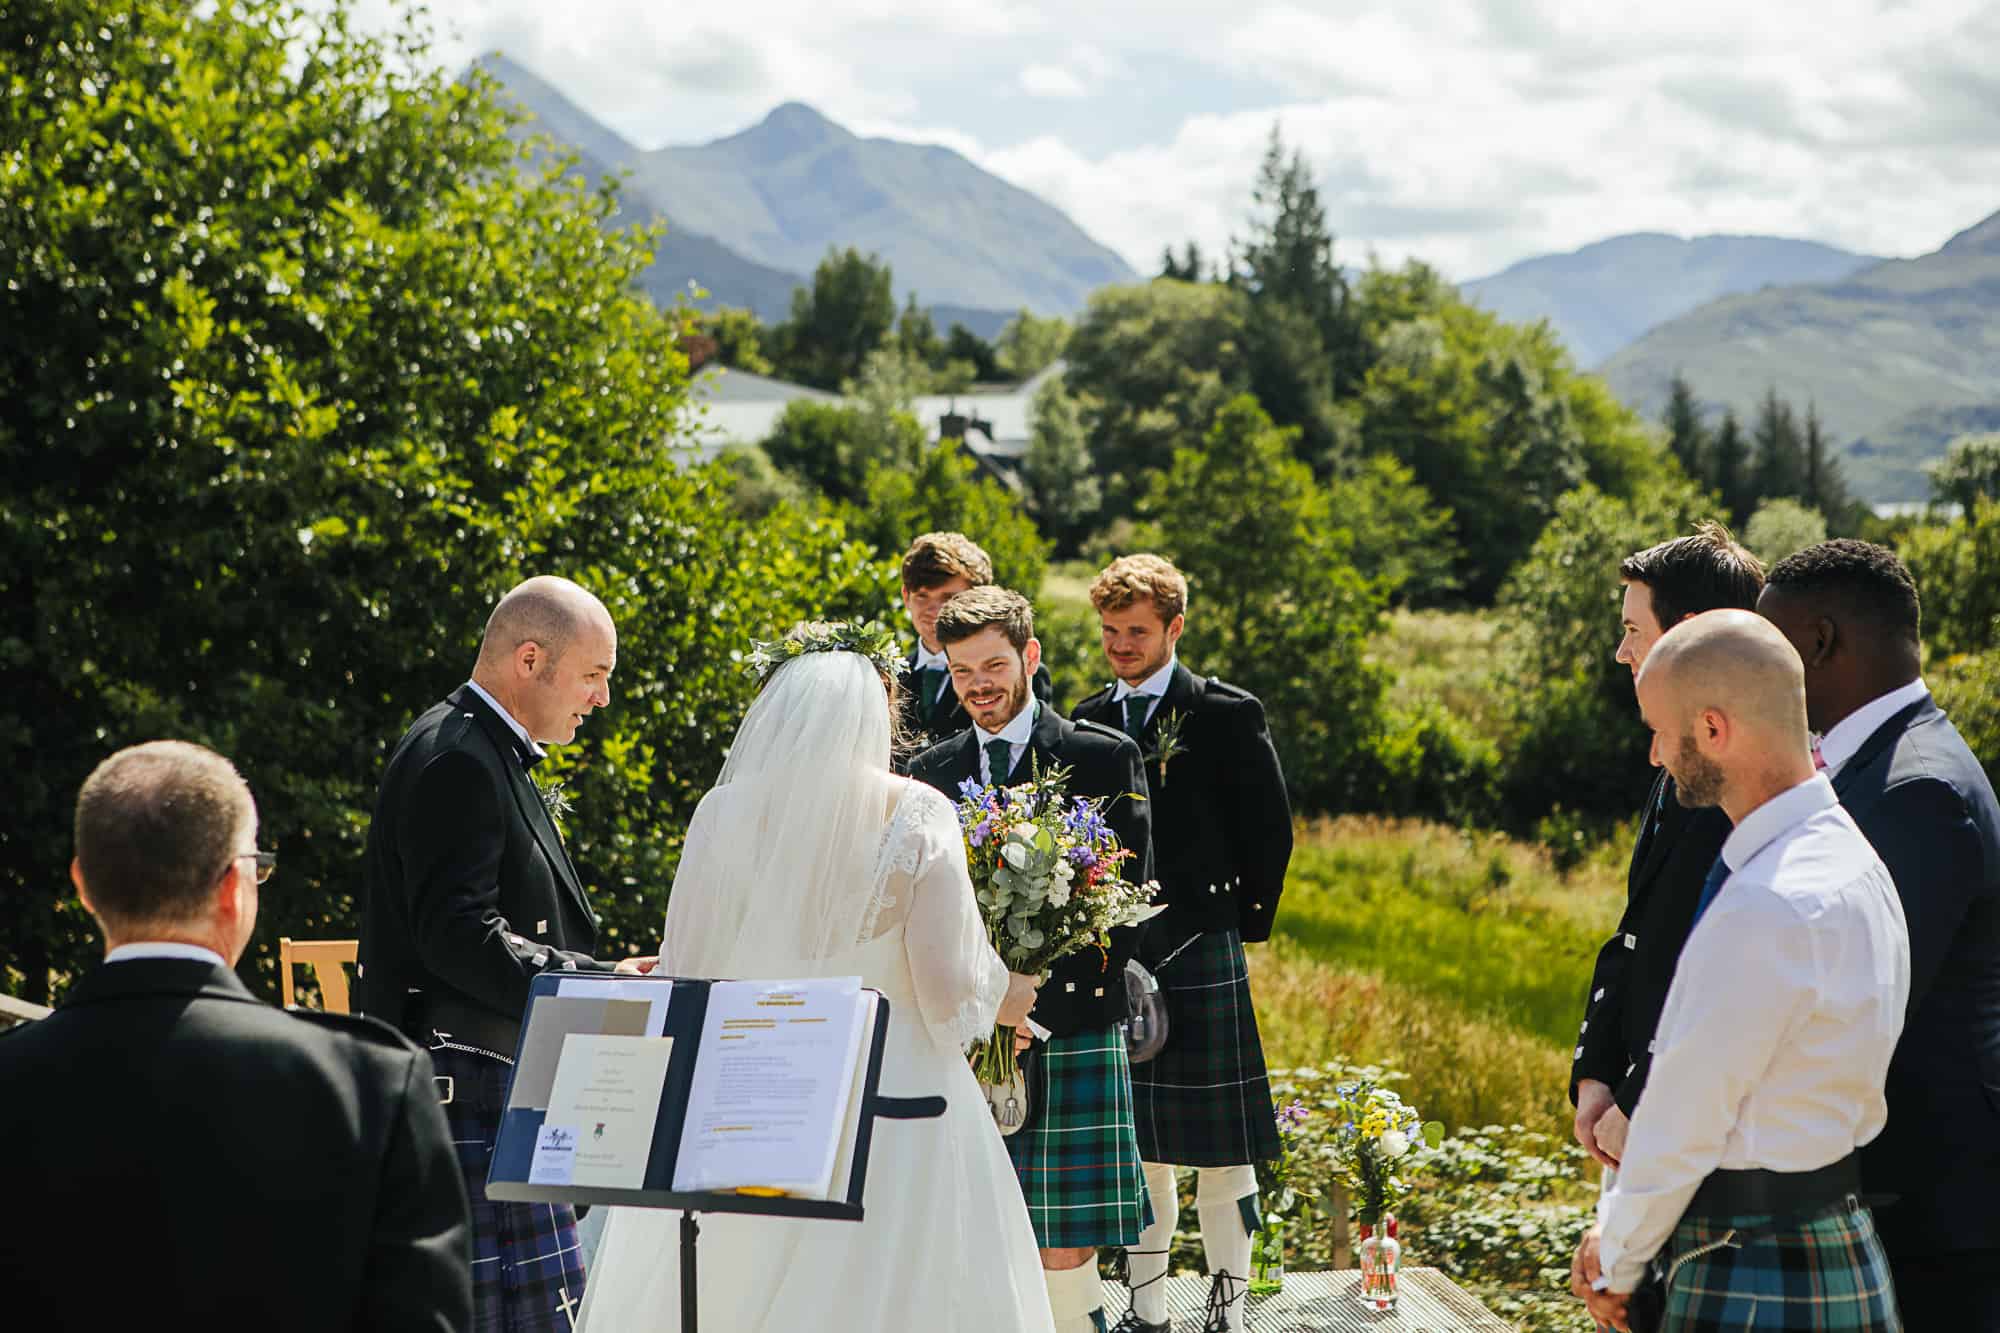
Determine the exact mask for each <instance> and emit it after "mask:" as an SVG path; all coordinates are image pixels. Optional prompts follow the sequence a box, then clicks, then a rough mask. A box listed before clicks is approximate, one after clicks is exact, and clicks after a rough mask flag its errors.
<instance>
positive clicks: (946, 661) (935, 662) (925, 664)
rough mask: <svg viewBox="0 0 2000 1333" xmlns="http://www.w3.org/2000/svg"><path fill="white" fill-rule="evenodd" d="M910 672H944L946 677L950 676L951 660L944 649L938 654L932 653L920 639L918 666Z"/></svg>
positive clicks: (918, 644) (918, 643)
mask: <svg viewBox="0 0 2000 1333" xmlns="http://www.w3.org/2000/svg"><path fill="white" fill-rule="evenodd" d="M910 670H912V671H933V670H935V671H942V672H944V673H945V675H947V676H949V675H950V674H951V659H950V658H949V657H946V656H945V655H944V650H943V649H942V648H940V649H939V650H938V651H937V652H932V651H931V650H930V649H928V648H926V647H924V641H923V640H922V639H918V640H917V661H916V665H915V666H913V667H911V668H910Z"/></svg>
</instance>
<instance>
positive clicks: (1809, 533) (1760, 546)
mask: <svg viewBox="0 0 2000 1333" xmlns="http://www.w3.org/2000/svg"><path fill="white" fill-rule="evenodd" d="M1825 540H1826V519H1825V518H1823V517H1822V516H1821V515H1820V512H1819V510H1817V509H1813V508H1810V507H1808V506H1806V505H1802V504H1800V503H1799V502H1798V501H1797V500H1793V499H1788V498H1780V499H1776V500H1766V501H1765V502H1764V503H1763V504H1761V505H1759V506H1757V512H1756V513H1754V514H1752V515H1750V522H1749V524H1748V525H1746V526H1745V527H1744V529H1743V544H1744V545H1745V546H1746V547H1748V548H1749V549H1750V553H1751V554H1752V555H1754V556H1756V557H1757V558H1758V559H1759V560H1762V561H1763V562H1764V567H1765V568H1766V569H1769V568H1770V567H1771V566H1772V565H1775V564H1777V563H1778V562H1779V561H1780V560H1783V559H1784V558H1785V557H1786V556H1788V555H1791V554H1793V553H1794V552H1798V551H1803V550H1805V549H1806V547H1808V546H1816V545H1818V544H1819V543H1820V542H1823V541H1825Z"/></svg>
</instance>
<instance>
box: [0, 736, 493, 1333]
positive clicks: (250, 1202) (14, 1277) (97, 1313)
mask: <svg viewBox="0 0 2000 1333" xmlns="http://www.w3.org/2000/svg"><path fill="white" fill-rule="evenodd" d="M256 836H257V807H256V804H255V802H254V801H253V800H252V799H251V796H250V789H249V788H248V787H247V786H246V785H245V784H244V782H243V779H242V778H241V777H239V776H237V773H236V770H235V769H234V768H233V767H231V766H230V764H229V761H228V760H226V759H224V758H222V756H220V755H218V754H215V753H213V752H211V751H209V750H205V749H203V748H201V747H200V746H198V745H189V744H186V743H184V742H180V741H154V742H152V743H150V744H146V745H139V746H134V747H132V748H130V749H126V750H121V751H119V752H118V753H117V754H114V755H112V756H111V757H110V758H109V759H107V760H105V761H104V762H103V763H102V764H100V765H98V767H97V769H96V771H95V772H93V773H92V774H91V775H90V777H89V779H88V780H87V781H86V782H85V783H84V784H83V789H82V791H81V792H80V793H79V794H78V796H77V803H76V859H75V860H74V861H73V862H72V863H71V865H70V878H71V880H72V881H73V882H74V883H75V885H76V891H77V897H78V898H79V899H80V900H81V901H82V903H83V906H84V908H85V909H86V910H87V911H89V912H90V914H91V915H92V916H94V917H95V918H96V919H97V922H98V925H99V926H100V927H101V928H102V930H103V932H104V941H105V956H104V962H103V963H102V964H101V965H99V966H98V967H96V968H94V969H92V970H91V971H89V972H88V973H86V974H85V975H84V976H83V977H82V978H80V979H79V980H78V981H77V982H76V983H75V984H74V985H73V986H72V987H71V988H70V991H69V994H68V996H67V998H66V999H65V1001H64V1003H63V1005H62V1007H61V1008H59V1009H57V1010H56V1012H55V1013H53V1014H51V1015H50V1016H49V1017H48V1018H45V1019H43V1020H42V1021H40V1022H38V1023H28V1024H24V1025H22V1026H21V1027H19V1028H16V1029H14V1030H13V1031H12V1032H10V1033H8V1034H7V1035H6V1036H5V1037H4V1038H0V1089H4V1090H5V1091H4V1094H0V1144H4V1145H5V1154H6V1157H5V1160H6V1166H5V1167H4V1169H0V1181H4V1188H5V1193H6V1196H7V1207H6V1208H4V1209H0V1291H4V1292H5V1293H6V1298H5V1299H6V1308H7V1311H8V1318H7V1320H6V1321H5V1322H6V1323H7V1324H8V1326H10V1327H12V1326H14V1325H15V1324H16V1323H18V1324H19V1325H20V1326H21V1327H23V1328H28V1327H32V1328H37V1329H44V1330H67V1329H78V1330H82V1329H101V1328H120V1327H139V1326H141V1325H152V1324H158V1323H161V1322H166V1323H170V1324H175V1325H187V1326H191V1327H205V1328H283V1329H286V1330H289V1331H290V1333H307V1331H309V1330H311V1331H317V1330H327V1331H328V1333H331V1331H332V1330H346V1329H355V1328H373V1329H409V1330H417V1329H424V1330H447V1329H466V1328H469V1327H470V1325H471V1313H472V1293H471V1277H470V1274H469V1271H468V1260H469V1252H468V1249H469V1242H468V1232H469V1227H468V1220H467V1209H466V1200H465V1190H464V1187H463V1186H462V1185H461V1184H460V1181H459V1175H458V1169H457V1165H456V1162H455V1160H454V1156H453V1151H452V1145H451V1138H450V1134H449V1132H448V1131H447V1129H446V1127H445V1117H444V1112H443V1110H442V1109H441V1108H440V1107H439V1105H438V1101H437V1094H436V1091H435V1082H434V1077H433V1072H432V1068H431V1062H430V1058H429V1057H428V1056H427V1055H425V1054H424V1052H423V1051H422V1050H421V1049H420V1048H418V1047H417V1046H415V1045H413V1044H412V1043H410V1042H409V1041H407V1040H405V1039H404V1038H403V1037H401V1036H400V1035H398V1034H397V1033H396V1032H395V1031H394V1030H392V1029H390V1028H388V1027H386V1026H384V1025H383V1024H380V1023H376V1022H372V1021H370V1020H368V1019H365V1018H350V1017H347V1016H344V1015H331V1014H319V1013H306V1012H302V1011H291V1012H286V1011H283V1010H279V1009H275V1008H272V1007H271V1006H270V1005H268V1004H265V1003H263V1002H262V1001H260V1000H258V999H257V998H256V997H254V996H252V995H251V994H250V992H249V991H248V990H246V989H245V988H244V986H243V983H242V982H241V981H239V980H238V979H237V977H236V973H235V972H234V971H232V970H231V969H232V968H233V967H234V965H235V963H236V962H237V960H238V959H240V958H241V957H242V955H243V950H244V947H245V946H246V945H247V944H248V943H249V941H250V933H251V930H252V929H253V927H254V926H255V925H256V921H257V905H258V885H260V884H262V883H263V882H264V881H266V880H267V879H269V878H270V875H271V871H272V868H273V866H274V865H275V858H274V857H273V856H272V854H271V853H269V852H266V851H260V850H258V848H257V845H256Z"/></svg>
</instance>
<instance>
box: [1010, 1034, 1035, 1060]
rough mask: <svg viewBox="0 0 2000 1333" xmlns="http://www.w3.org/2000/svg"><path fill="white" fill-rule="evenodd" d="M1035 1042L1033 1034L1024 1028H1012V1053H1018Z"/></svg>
mask: <svg viewBox="0 0 2000 1333" xmlns="http://www.w3.org/2000/svg"><path fill="white" fill-rule="evenodd" d="M1034 1044H1035V1034H1034V1033H1032V1032H1030V1031H1028V1029H1026V1028H1015V1029H1014V1054H1016V1055H1019V1054H1020V1053H1021V1052H1022V1051H1025V1050H1027V1049H1028V1048H1029V1047H1030V1046H1033V1045H1034Z"/></svg>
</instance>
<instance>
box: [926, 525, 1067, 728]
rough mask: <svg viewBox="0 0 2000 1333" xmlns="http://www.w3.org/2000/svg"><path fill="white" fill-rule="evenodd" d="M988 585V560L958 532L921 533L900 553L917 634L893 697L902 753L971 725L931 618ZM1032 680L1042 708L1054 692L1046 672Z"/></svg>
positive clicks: (990, 566) (1039, 672)
mask: <svg viewBox="0 0 2000 1333" xmlns="http://www.w3.org/2000/svg"><path fill="white" fill-rule="evenodd" d="M992 582H993V560H992V558H991V557H989V556H988V555H987V554H986V552H985V550H984V549H983V548H981V547H980V546H979V544H978V543H976V542H974V541H973V540H972V539H971V538H970V537H968V536H966V535H965V534H964V533H962V532H926V533H925V534H924V535H923V536H921V537H919V538H917V539H916V540H915V541H913V542H911V543H910V549H909V550H907V551H905V552H904V553H903V610H904V612H906V613H907V614H908V615H909V617H910V628H912V629H914V630H915V631H916V632H917V645H916V647H914V648H912V649H911V650H910V655H909V657H907V658H906V659H904V662H903V688H902V691H901V693H900V695H899V696H898V697H899V699H900V701H901V703H902V710H903V712H902V730H903V736H904V741H905V745H904V753H906V754H912V755H914V754H918V753H920V752H922V751H924V750H927V749H929V748H930V747H931V746H933V745H935V744H937V743H938V742H939V741H941V740H944V739H946V738H947V737H950V736H956V735H958V733H960V732H961V731H964V730H965V729H966V728H967V727H969V726H971V725H972V718H971V717H970V716H969V715H968V714H967V713H966V711H965V706H964V705H963V704H961V703H960V702H959V699H958V692H957V691H956V690H955V689H954V688H953V686H952V680H951V663H950V662H949V661H947V660H946V658H945V652H944V645H943V644H941V643H939V642H938V637H937V617H938V612H939V611H940V610H941V609H942V608H943V607H944V604H945V603H946V602H948V601H950V600H951V599H952V598H954V597H956V596H958V595H959V594H960V593H962V592H964V591H966V590H967V589H968V588H974V587H980V586H982V585H985V584H989V583H992ZM1033 674H1034V685H1033V688H1034V692H1035V697H1036V698H1037V699H1040V700H1041V701H1042V702H1043V703H1045V704H1046V703H1047V702H1049V699H1050V696H1051V695H1052V693H1053V691H1054V687H1053V686H1052V684H1051V683H1050V680H1049V669H1048V668H1047V667H1045V666H1041V665H1037V666H1036V667H1035V668H1034V672H1033Z"/></svg>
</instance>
